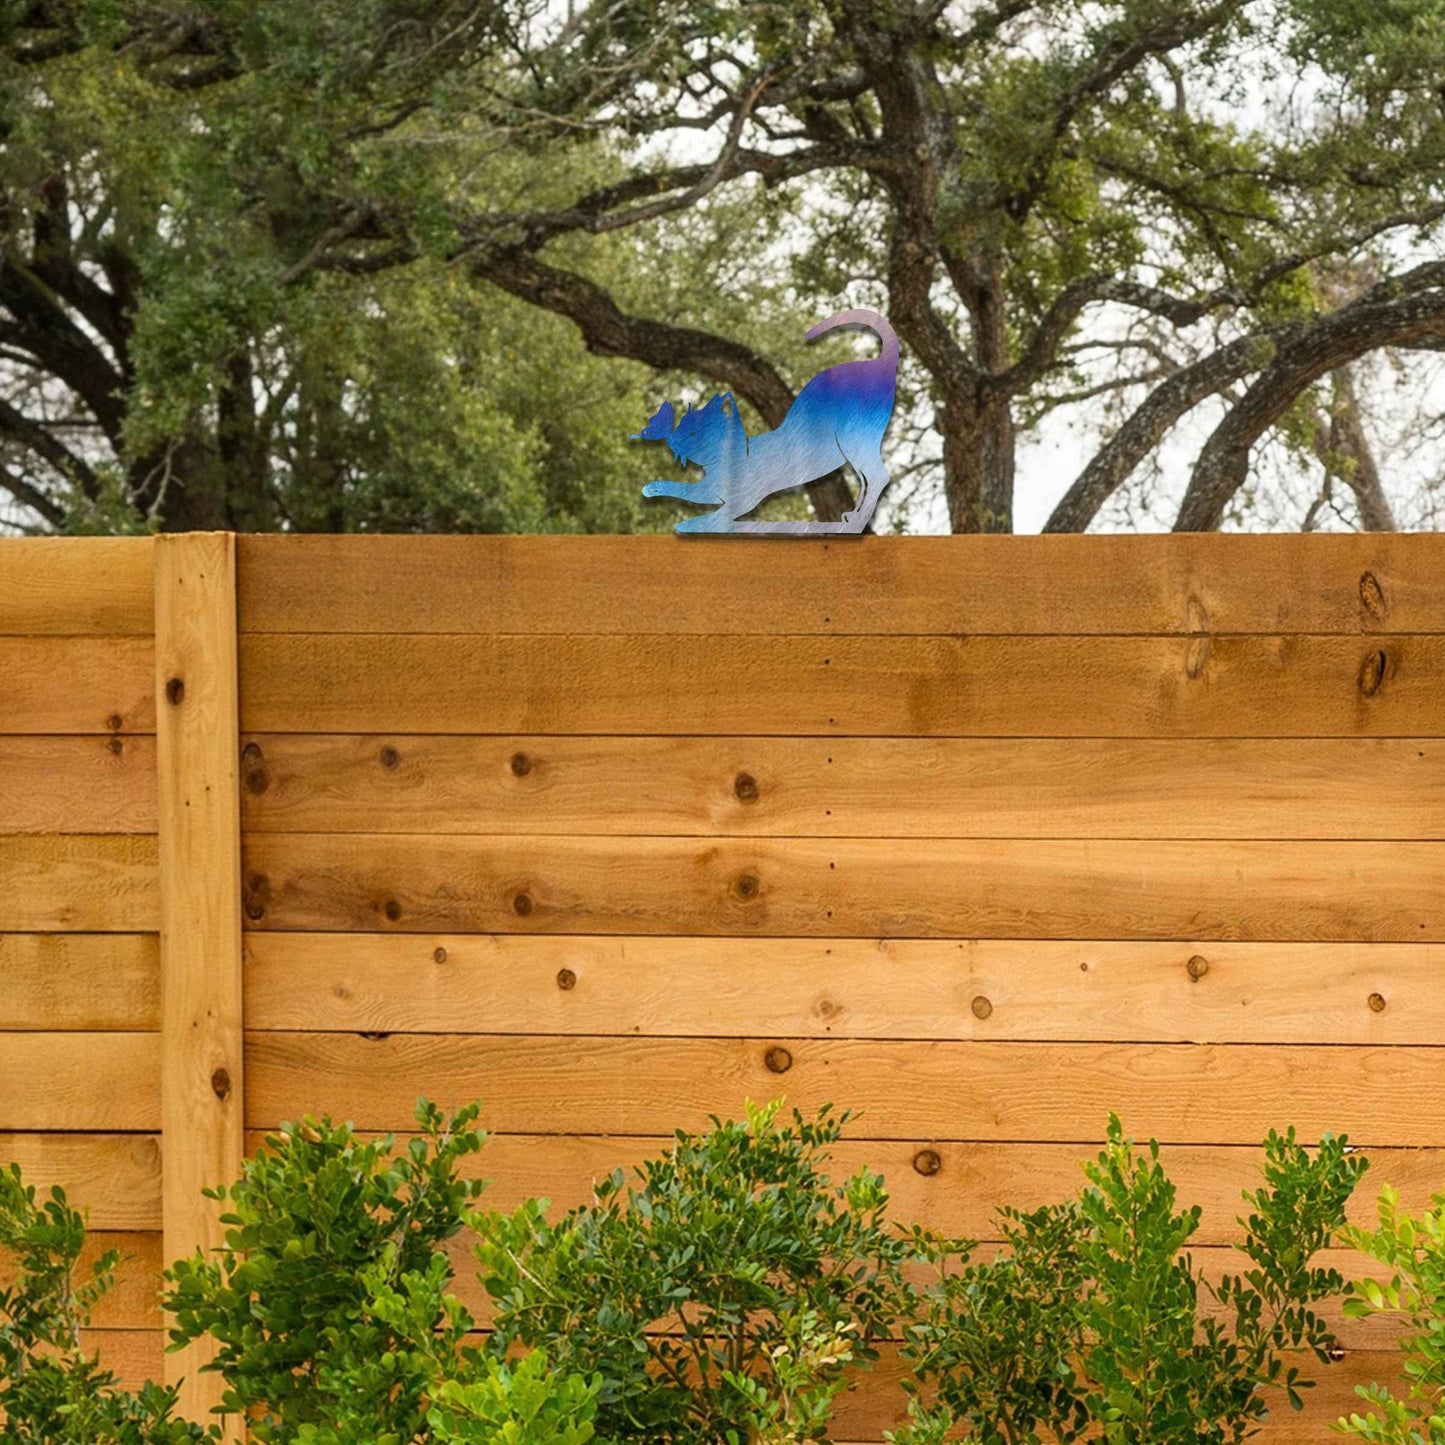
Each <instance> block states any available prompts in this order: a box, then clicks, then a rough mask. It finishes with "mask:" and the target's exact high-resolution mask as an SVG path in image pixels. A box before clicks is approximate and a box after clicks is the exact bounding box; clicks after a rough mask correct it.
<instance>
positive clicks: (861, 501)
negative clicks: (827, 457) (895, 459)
mask: <svg viewBox="0 0 1445 1445" xmlns="http://www.w3.org/2000/svg"><path fill="white" fill-rule="evenodd" d="M848 465H849V466H850V467H852V468H853V472H854V474H855V475H856V476H857V478H858V501H857V504H856V505H855V506H854V507H852V508H851V509H850V510H849V511H846V512H844V513H843V520H844V521H845V522H846V523H847V524H848V525H849V526H850V527H854V528H856V529H857V530H858V531H860V532H861V531H862V530H863V529H864V528H865V527H866V526H867V525H868V524H869V522H871V521H872V520H873V513H874V511H875V510H876V508H877V506H878V499H879V497H881V496H882V495H883V489H884V487H886V486H887V485H888V483H889V481H890V480H891V478H890V477H889V475H888V468H887V467H886V466H884V464H883V457H882V455H881V453H880V452H879V451H878V449H877V448H876V447H874V448H870V449H869V451H868V452H867V454H866V455H865V456H863V457H857V456H850V457H848Z"/></svg>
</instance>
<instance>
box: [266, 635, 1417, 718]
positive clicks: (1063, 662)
mask: <svg viewBox="0 0 1445 1445" xmlns="http://www.w3.org/2000/svg"><path fill="white" fill-rule="evenodd" d="M1381 659H1383V661H1381ZM1377 677H1378V681H1377V680H1376V679H1377ZM1362 678H1363V679H1364V681H1363V683H1362ZM241 682H242V686H241V699H242V712H241V720H242V727H243V728H244V729H245V730H247V731H249V732H388V731H396V732H414V733H516V732H532V733H629V734H633V733H635V734H652V733H675V734H688V735H699V734H700V735H714V734H727V733H731V734H739V735H749V736H764V735H773V734H783V735H789V734H816V735H823V736H842V737H846V736H852V735H868V736H873V735H887V736H895V735H896V736H935V737H943V736H970V737H993V736H1020V737H1255V736H1266V737H1355V736H1376V737H1385V736H1392V737H1440V736H1442V735H1445V636H1440V635H1430V636H1423V635H1422V636H1409V637H1405V636H1398V635H1394V636H1390V637H1374V638H1368V639H1362V638H1358V637H1344V636H1340V637H1320V636H1297V637H1278V636H1267V637H1216V638H1213V639H1208V638H1204V637H1195V638H1189V637H978V636H969V637H957V636H955V637H868V636H850V637H833V638H825V637H801V636H800V637H767V636H764V637H758V636H752V637H748V638H746V639H742V638H738V637H729V636H706V637H693V638H689V639H688V640H687V642H686V643H680V642H679V641H678V640H677V639H676V638H673V637H667V636H658V635H647V636H643V635H637V636H616V637H613V636H606V637H583V636H570V637H546V636H505V637H493V636H442V637H437V636H416V637H413V636H406V635H404V634H395V633H393V634H388V635H377V634H354V635H344V634H330V635H328V634H306V635H288V634H278V633H258V634H251V635H248V636H246V637H243V638H242V643H241Z"/></svg>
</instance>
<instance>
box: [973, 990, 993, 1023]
mask: <svg viewBox="0 0 1445 1445" xmlns="http://www.w3.org/2000/svg"><path fill="white" fill-rule="evenodd" d="M969 1007H970V1008H971V1009H972V1010H973V1016H974V1018H976V1019H986V1018H987V1017H988V1016H989V1015H990V1014H991V1013H992V1012H993V1005H992V1004H991V1003H990V1002H989V1001H988V1000H987V999H986V998H985V997H984V996H983V995H982V994H976V995H975V996H974V1000H973V1002H972V1003H971V1004H970V1005H969Z"/></svg>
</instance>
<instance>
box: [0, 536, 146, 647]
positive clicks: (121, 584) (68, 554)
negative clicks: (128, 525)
mask: <svg viewBox="0 0 1445 1445" xmlns="http://www.w3.org/2000/svg"><path fill="white" fill-rule="evenodd" d="M153 548H154V543H153V542H152V541H151V539H150V538H149V537H27V538H23V539H22V538H0V636H4V635H16V634H19V635H21V636H25V635H35V634H46V633H49V634H66V633H69V634H75V635H91V636H105V637H148V636H149V635H150V634H151V633H152V632H153V631H154V630H155V602H154V595H153V591H152V587H151V554H152V551H153Z"/></svg>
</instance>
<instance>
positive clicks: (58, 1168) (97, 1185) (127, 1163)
mask: <svg viewBox="0 0 1445 1445" xmlns="http://www.w3.org/2000/svg"><path fill="white" fill-rule="evenodd" d="M11 1162H14V1163H16V1164H18V1165H19V1166H20V1172H21V1173H22V1174H23V1175H24V1177H25V1180H26V1182H27V1183H30V1184H35V1185H38V1186H39V1187H40V1188H41V1189H49V1188H50V1186H51V1185H52V1184H58V1185H60V1187H61V1188H62V1189H64V1190H65V1193H66V1196H67V1198H69V1200H70V1202H71V1203H72V1204H73V1205H75V1206H76V1208H78V1209H80V1210H82V1211H84V1213H85V1216H86V1221H87V1223H88V1224H89V1225H90V1227H91V1228H92V1229H105V1230H126V1231H136V1230H153V1231H157V1232H159V1230H160V1227H161V1141H160V1136H159V1135H158V1134H45V1133H26V1134H5V1133H0V1164H8V1163H11Z"/></svg>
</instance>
